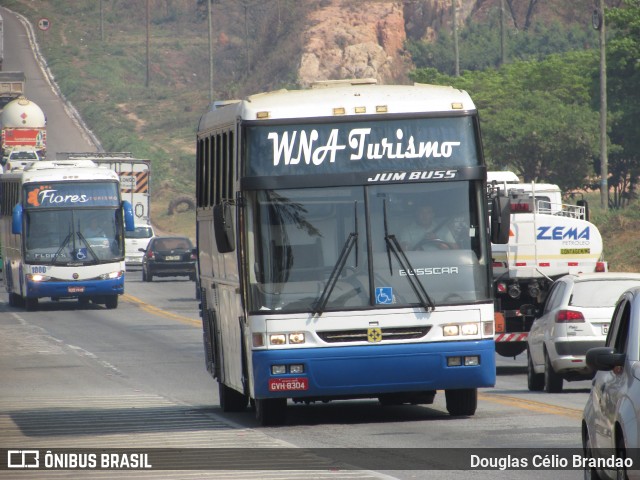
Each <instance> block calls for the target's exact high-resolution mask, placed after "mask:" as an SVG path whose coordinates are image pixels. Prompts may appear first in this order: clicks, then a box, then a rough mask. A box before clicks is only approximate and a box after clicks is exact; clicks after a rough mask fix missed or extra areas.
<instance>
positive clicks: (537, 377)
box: [527, 348, 544, 392]
mask: <svg viewBox="0 0 640 480" xmlns="http://www.w3.org/2000/svg"><path fill="white" fill-rule="evenodd" d="M527 386H528V387H529V390H530V391H532V392H540V391H542V390H543V389H544V373H536V371H535V370H534V368H533V359H532V358H531V353H530V352H529V349H528V348H527Z"/></svg>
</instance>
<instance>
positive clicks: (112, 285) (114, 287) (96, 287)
mask: <svg viewBox="0 0 640 480" xmlns="http://www.w3.org/2000/svg"><path fill="white" fill-rule="evenodd" d="M26 284H27V291H26V297H29V298H34V297H38V298H42V297H52V298H80V297H91V296H96V295H120V294H122V293H124V275H121V276H120V277H119V278H109V279H105V280H86V281H78V282H61V281H54V282H33V281H29V280H27V281H26Z"/></svg>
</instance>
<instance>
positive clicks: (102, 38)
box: [100, 0, 104, 43]
mask: <svg viewBox="0 0 640 480" xmlns="http://www.w3.org/2000/svg"><path fill="white" fill-rule="evenodd" d="M100 41H101V42H102V43H104V13H103V12H102V0H100Z"/></svg>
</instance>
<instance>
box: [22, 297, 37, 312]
mask: <svg viewBox="0 0 640 480" xmlns="http://www.w3.org/2000/svg"><path fill="white" fill-rule="evenodd" d="M24 308H25V310H26V311H27V312H35V311H36V310H37V309H38V297H26V298H25V299H24Z"/></svg>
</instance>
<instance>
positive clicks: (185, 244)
mask: <svg viewBox="0 0 640 480" xmlns="http://www.w3.org/2000/svg"><path fill="white" fill-rule="evenodd" d="M192 248H193V247H192V246H191V241H190V240H189V239H188V238H160V239H157V240H156V241H155V243H154V244H153V250H155V251H156V252H165V251H173V250H191V249H192Z"/></svg>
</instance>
